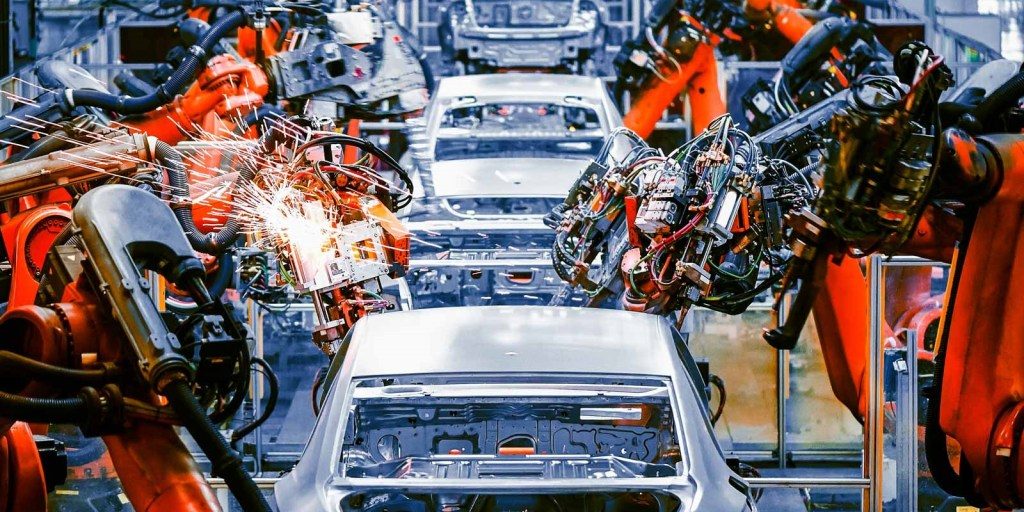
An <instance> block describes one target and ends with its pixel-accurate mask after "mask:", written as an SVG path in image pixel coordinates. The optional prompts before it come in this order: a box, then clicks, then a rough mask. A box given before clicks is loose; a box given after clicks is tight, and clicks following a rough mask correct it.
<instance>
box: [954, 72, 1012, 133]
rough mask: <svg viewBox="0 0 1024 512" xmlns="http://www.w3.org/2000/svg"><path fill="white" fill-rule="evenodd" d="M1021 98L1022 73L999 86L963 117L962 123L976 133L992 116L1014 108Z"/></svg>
mask: <svg viewBox="0 0 1024 512" xmlns="http://www.w3.org/2000/svg"><path fill="white" fill-rule="evenodd" d="M1022 96H1024V71H1021V72H1019V73H1017V74H1016V75H1014V76H1013V78H1010V79H1009V80H1007V81H1006V82H1005V83H1003V85H1000V86H999V88H998V89H996V90H995V91H992V94H989V95H988V97H986V98H985V99H984V100H982V102H981V103H979V104H978V106H977V107H974V109H973V110H972V111H971V112H970V114H968V115H967V116H965V118H966V119H964V122H965V123H966V124H969V125H973V126H971V127H970V128H972V130H971V131H973V132H975V133H977V132H978V130H980V129H983V128H984V127H985V126H987V125H988V124H989V123H990V122H991V121H992V118H993V117H994V116H998V115H999V114H1002V113H1004V112H1006V111H1007V110H1008V109H1009V108H1010V107H1012V106H1014V105H1015V104H1016V103H1017V102H1018V101H1019V100H1020V98H1021V97H1022Z"/></svg>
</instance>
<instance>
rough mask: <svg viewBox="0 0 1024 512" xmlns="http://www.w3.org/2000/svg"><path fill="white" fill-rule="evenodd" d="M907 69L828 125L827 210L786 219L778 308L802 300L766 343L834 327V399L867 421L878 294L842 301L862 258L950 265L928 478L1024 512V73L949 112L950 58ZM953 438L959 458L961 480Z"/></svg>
mask: <svg viewBox="0 0 1024 512" xmlns="http://www.w3.org/2000/svg"><path fill="white" fill-rule="evenodd" d="M895 67H896V73H897V75H898V76H899V77H900V79H901V80H900V81H899V82H897V81H894V80H891V79H888V78H884V77H872V78H862V79H860V80H858V81H857V82H856V83H855V84H854V86H853V87H852V88H851V94H850V96H851V101H849V103H848V104H846V105H845V106H843V108H840V109H839V110H838V111H837V114H836V115H835V116H834V119H832V120H831V122H830V123H829V127H828V128H829V131H830V132H831V136H832V137H834V140H835V141H836V142H835V147H834V148H833V151H831V152H830V153H829V156H828V159H827V160H826V161H825V162H824V169H823V174H824V176H823V181H822V184H823V185H822V189H823V190H822V194H821V197H820V198H819V199H818V200H817V201H816V202H815V203H814V204H813V205H812V206H811V207H810V208H808V209H806V210H803V211H801V212H799V213H798V214H794V215H792V216H791V217H790V218H789V219H787V225H788V226H789V227H790V228H791V229H792V231H791V244H792V247H793V251H794V254H795V260H794V261H793V262H792V263H791V264H790V267H789V269H788V271H787V274H788V275H787V277H786V278H785V279H784V281H783V286H782V289H781V291H780V296H781V294H782V293H785V291H786V290H788V289H791V288H793V287H794V286H796V284H797V283H798V282H799V287H798V292H797V295H796V297H795V299H794V300H793V301H792V304H791V307H790V308H789V310H788V314H787V316H786V320H785V322H784V323H783V324H782V325H779V326H777V327H775V328H772V329H770V330H768V331H767V332H766V339H767V340H768V341H769V343H771V344H772V345H773V346H776V347H779V348H786V347H790V346H792V344H793V343H795V340H796V337H797V336H798V335H799V330H800V327H801V326H802V325H803V323H804V322H805V321H806V319H807V317H808V316H809V315H810V314H811V312H812V311H813V313H814V314H815V320H816V322H822V320H819V318H821V319H823V320H824V321H825V323H827V324H828V325H827V327H826V328H827V329H828V330H830V331H834V332H832V333H831V334H830V335H828V336H825V337H822V339H821V342H822V350H823V352H824V353H825V357H826V364H827V366H828V370H829V374H830V379H831V381H832V386H833V390H834V391H835V392H836V394H837V396H838V397H839V398H840V400H841V401H842V402H843V403H844V404H845V405H846V406H847V407H848V408H850V410H851V411H853V412H854V414H855V415H857V416H858V417H860V418H863V417H864V415H865V412H866V408H865V405H864V404H865V402H866V396H865V395H866V389H867V386H866V384H865V382H864V380H863V378H864V375H865V374H866V370H865V369H866V361H865V358H866V354H865V350H864V343H865V340H866V339H867V336H868V327H867V315H866V304H867V294H866V292H863V293H848V292H846V291H844V290H863V289H864V287H863V273H862V271H861V270H860V265H859V263H858V262H857V258H858V257H863V256H865V255H869V254H873V253H880V254H890V255H897V254H909V255H916V256H923V257H926V258H929V259H933V260H937V261H945V262H949V263H951V266H952V271H951V275H950V280H949V284H948V287H947V291H946V296H945V303H944V307H943V310H944V311H943V317H942V319H941V323H940V327H939V335H938V339H937V341H936V348H935V358H934V365H935V375H934V385H933V389H932V391H931V392H930V395H929V397H928V398H929V400H928V411H927V420H926V424H925V453H926V456H927V459H928V465H929V468H930V469H931V472H932V476H933V478H934V479H935V481H936V483H938V484H939V486H940V487H942V488H943V489H944V490H945V491H946V492H948V493H950V494H953V495H956V496H963V497H965V498H967V499H968V501H969V502H971V503H972V504H975V505H977V506H982V507H991V508H993V509H998V510H1009V509H1014V508H1020V507H1021V506H1024V458H1022V456H1021V453H1022V452H1021V447H1022V443H1024V439H1022V431H1024V415H1022V411H1024V404H1022V402H1021V396H1020V389H1022V384H1024V382H1022V379H1024V374H1022V372H1021V371H1020V368H1021V367H1022V364H1024V339H1022V336H1024V331H1022V330H1021V329H1020V328H1019V327H1020V326H1019V325H1018V323H1019V322H1018V320H1019V319H1020V318H1021V315H1020V314H1019V313H1020V311H1021V308H1022V305H1021V303H1020V300H1021V297H1022V295H1021V290H1020V287H1021V286H1022V281H1021V279H1019V278H1018V273H1019V268H1018V266H1019V265H1020V263H1019V262H1020V261H1021V258H1020V257H1019V256H1020V255H1019V254H1017V253H1018V249H1017V241H1018V240H1019V239H1020V235H1021V232H1020V231H1021V230H1020V226H1019V225H1017V224H1018V223H1019V222H1018V220H1019V218H1020V217H1021V209H1022V206H1021V201H1022V195H1021V194H1020V191H1019V190H1018V188H1019V186H1018V184H1017V182H1018V181H1020V177H1019V176H1017V174H1021V173H1022V172H1024V168H1022V167H1021V163H1022V162H1024V139H1022V136H1021V129H1022V127H1024V122H1022V116H1021V111H1020V109H1019V103H1020V99H1021V98H1022V97H1024V72H1021V71H1017V72H1016V73H1015V74H1014V75H1012V76H1011V77H1010V78H1009V80H1006V81H1005V83H1003V84H1002V85H1000V86H998V87H974V88H971V89H972V91H973V95H974V98H964V96H965V95H964V94H957V95H955V98H954V99H958V100H959V99H965V100H966V99H973V100H974V101H973V102H967V101H965V102H964V103H958V102H944V103H939V102H938V97H939V94H940V93H941V91H943V90H944V89H946V88H948V87H949V85H950V74H949V72H948V70H947V69H945V68H944V66H943V65H942V60H941V58H940V57H938V56H936V55H934V54H932V53H931V52H930V50H929V49H927V47H924V46H923V45H918V46H910V47H905V48H904V49H903V50H901V55H897V60H896V66H895ZM979 74H980V73H979ZM901 82H902V83H901ZM978 91H981V94H980V95H979V94H978ZM969 92H970V91H969ZM970 95H971V94H967V96H970ZM978 100H980V102H979V101H978ZM877 140H888V141H891V143H889V144H887V145H884V146H881V147H880V146H878V145H877V144H874V143H873V142H872V141H877ZM821 329H822V326H819V330H821ZM968 404H969V405H968ZM949 439H952V440H954V441H955V442H956V443H957V444H959V447H960V452H961V456H960V460H959V467H958V468H957V467H956V466H955V465H954V463H953V462H952V461H951V460H950V458H949V452H948V451H947V442H948V440H949Z"/></svg>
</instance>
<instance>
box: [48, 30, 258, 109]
mask: <svg viewBox="0 0 1024 512" xmlns="http://www.w3.org/2000/svg"><path fill="white" fill-rule="evenodd" d="M244 23H245V14H244V13H242V12H241V11H234V12H232V13H230V14H228V15H227V16H224V17H223V18H221V19H220V20H218V21H217V23H215V24H214V25H213V26H212V27H210V30H208V31H207V32H206V33H205V34H203V36H202V37H201V38H200V39H199V41H198V42H197V43H196V44H195V45H194V46H192V47H190V48H189V49H188V51H189V56H188V57H186V58H185V60H184V61H182V63H181V65H180V66H179V67H178V69H176V70H175V71H174V73H173V74H172V75H171V76H170V78H168V79H167V81H166V82H164V83H163V84H161V85H160V86H159V87H157V88H156V90H154V91H153V92H151V93H149V94H147V95H145V96H139V97H132V96H127V95H121V96H119V95H116V94H110V93H106V92H100V91H90V90H85V89H69V90H68V91H67V92H66V94H67V99H68V101H69V102H70V104H71V106H72V107H78V106H82V107H99V108H102V109H104V110H109V111H112V112H117V113H118V114H123V115H130V114H142V113H144V112H149V111H151V110H153V109H155V108H158V107H160V106H162V105H165V104H167V103H169V102H170V101H171V100H173V99H174V97H175V96H177V95H178V93H180V92H181V91H182V90H184V89H185V87H186V86H187V85H188V84H190V83H191V82H192V80H194V79H195V76H196V73H197V72H198V71H199V70H200V68H202V67H203V65H205V63H206V60H207V58H208V56H209V55H210V53H211V52H212V51H213V49H214V46H216V45H217V43H218V42H219V41H220V40H221V39H222V38H223V37H224V36H225V35H227V33H228V32H230V31H232V30H235V29H237V28H238V27H241V26H242V25H243V24H244Z"/></svg>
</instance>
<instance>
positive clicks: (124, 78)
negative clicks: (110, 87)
mask: <svg viewBox="0 0 1024 512" xmlns="http://www.w3.org/2000/svg"><path fill="white" fill-rule="evenodd" d="M113 81H114V85H116V86H117V88H118V89H121V91H123V92H124V93H125V94H127V95H129V96H133V97H137V98H138V97H142V96H146V95H147V94H153V93H154V92H156V87H154V86H153V84H151V83H149V82H147V81H145V80H143V79H141V78H139V77H137V76H135V75H134V74H132V72H131V71H124V72H122V73H118V74H117V75H116V76H114V80H113Z"/></svg>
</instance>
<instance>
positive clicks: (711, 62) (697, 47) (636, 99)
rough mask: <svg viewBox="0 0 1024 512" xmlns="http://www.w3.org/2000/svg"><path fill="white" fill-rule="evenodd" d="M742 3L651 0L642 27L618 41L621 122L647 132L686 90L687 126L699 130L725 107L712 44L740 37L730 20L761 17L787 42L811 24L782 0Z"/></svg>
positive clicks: (739, 23) (742, 23) (739, 21)
mask: <svg viewBox="0 0 1024 512" xmlns="http://www.w3.org/2000/svg"><path fill="white" fill-rule="evenodd" d="M745 7H746V9H741V8H740V7H739V6H738V5H733V4H732V3H731V2H729V1H728V0H722V1H718V0H716V1H711V2H703V1H701V2H684V3H682V4H680V3H679V2H678V1H675V0H661V1H659V2H657V3H656V4H654V6H653V8H652V9H651V12H650V14H649V15H648V16H647V18H646V20H645V21H644V24H643V26H642V27H641V29H640V33H639V34H638V35H637V36H636V37H635V38H634V39H632V40H629V41H626V42H625V43H624V44H623V45H622V49H621V50H620V51H619V53H618V54H617V55H616V56H615V59H614V62H613V63H614V65H615V68H616V69H617V70H618V72H619V78H618V80H617V81H616V84H615V87H614V95H615V97H616V98H617V99H619V100H620V101H622V100H623V99H624V96H625V93H627V92H628V93H629V94H630V99H629V107H628V108H627V109H626V115H625V116H624V118H623V123H624V125H625V126H626V127H627V128H629V129H631V130H633V131H634V132H636V133H637V134H639V135H640V136H641V137H645V138H646V137H647V136H648V135H650V133H651V132H652V131H654V127H655V124H656V123H657V122H658V120H659V119H661V118H662V116H663V114H664V112H665V110H666V109H668V108H669V107H670V106H671V105H672V104H673V103H674V102H675V101H676V100H677V99H678V98H679V95H680V93H682V92H684V91H685V92H686V93H687V100H688V102H689V105H690V112H691V116H692V124H693V126H692V129H691V130H690V132H691V133H701V132H703V131H704V129H705V128H707V126H708V124H709V123H710V122H711V120H712V119H715V118H716V117H718V116H720V115H722V114H724V113H725V112H726V109H725V104H724V102H723V100H722V94H721V92H720V90H719V87H718V63H717V60H716V58H715V48H716V46H718V44H719V42H721V41H722V39H723V37H724V38H732V39H739V38H740V36H739V35H738V34H737V33H736V31H734V30H733V26H737V27H740V26H744V27H746V26H748V22H747V20H746V19H745V18H744V17H745V16H750V17H751V19H756V20H764V23H759V24H758V27H759V29H764V28H765V27H767V29H769V30H774V31H778V32H779V33H781V34H783V35H784V36H785V37H786V39H787V40H789V41H790V42H791V43H796V42H797V41H799V40H800V38H801V37H803V35H804V34H805V33H806V32H807V31H808V30H810V29H811V27H812V26H813V23H812V22H811V21H810V20H808V19H807V18H805V17H804V16H803V15H801V14H800V13H799V12H798V11H797V9H796V8H795V6H793V5H788V4H785V3H783V0H772V1H763V0H758V1H755V2H748V3H747V4H746V6H745ZM662 33H664V34H666V35H665V36H662V35H661V34H662ZM662 38H663V39H662Z"/></svg>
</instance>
